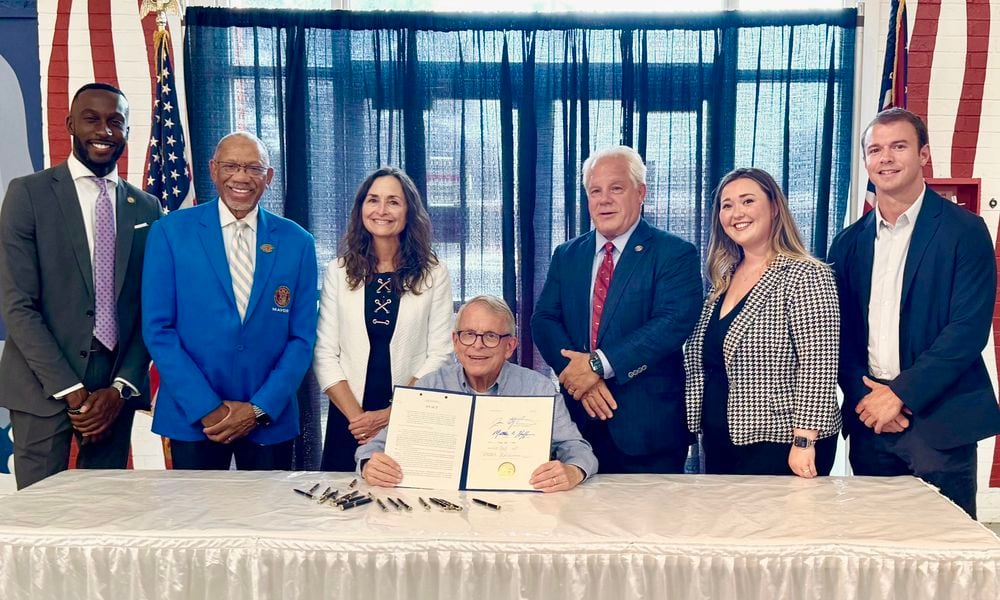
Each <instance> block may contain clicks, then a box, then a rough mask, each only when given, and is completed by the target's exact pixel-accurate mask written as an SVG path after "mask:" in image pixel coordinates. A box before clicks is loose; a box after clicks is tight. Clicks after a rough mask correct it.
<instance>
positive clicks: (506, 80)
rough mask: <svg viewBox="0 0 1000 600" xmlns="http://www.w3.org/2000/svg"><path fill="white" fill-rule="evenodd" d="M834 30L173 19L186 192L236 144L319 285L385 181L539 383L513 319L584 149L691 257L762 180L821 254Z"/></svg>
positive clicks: (846, 59)
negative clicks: (643, 188) (718, 220)
mask: <svg viewBox="0 0 1000 600" xmlns="http://www.w3.org/2000/svg"><path fill="white" fill-rule="evenodd" d="M856 18H857V16H856V12H855V11H854V10H843V11H830V12H818V11H808V12H795V13H749V14H744V13H733V12H727V13H720V14H712V15H704V14H701V15H693V14H684V15H482V14H476V15H442V14H429V13H355V12H343V11H331V12H315V11H308V12H299V11H255V10H251V11H240V10H228V9H208V8H196V7H192V8H190V9H188V11H187V17H186V23H187V27H186V31H185V49H186V52H185V67H186V69H185V74H186V81H187V89H186V91H187V95H188V107H189V119H190V121H191V123H190V130H191V137H192V145H191V147H192V153H193V156H194V161H193V162H194V166H195V183H196V185H197V188H198V194H199V197H201V198H211V197H214V195H215V194H214V191H213V190H212V186H211V181H210V179H209V177H208V170H207V164H208V160H209V158H210V157H211V154H212V151H213V149H214V145H215V143H216V142H217V141H218V139H219V138H220V137H222V136H223V135H225V134H226V133H228V132H230V131H232V130H234V129H246V130H249V131H253V132H255V133H256V134H257V135H259V136H260V137H261V138H262V139H263V140H264V141H265V143H266V144H267V145H268V148H269V149H270V150H271V153H272V156H271V159H272V163H273V164H274V165H275V166H276V170H277V176H276V178H275V183H274V184H273V186H272V190H271V191H270V192H268V194H267V195H266V196H265V199H264V205H265V206H266V207H267V208H268V209H270V210H274V211H276V212H278V213H280V214H284V215H286V216H288V217H289V218H291V219H293V220H295V221H296V222H298V223H300V224H302V225H303V226H304V227H306V228H307V229H308V230H309V231H311V232H312V233H313V235H315V237H316V242H317V254H318V259H319V261H320V268H321V269H323V268H325V266H326V264H327V262H328V261H330V260H331V259H332V258H334V257H335V256H336V254H337V244H338V241H339V239H340V237H341V235H342V233H343V230H344V227H345V225H346V222H347V218H348V213H349V211H350V205H351V201H352V199H353V195H354V192H355V190H356V187H357V185H358V184H359V182H360V181H361V180H362V179H363V178H364V176H365V175H366V174H367V173H368V172H370V171H372V170H374V169H375V168H377V167H379V166H380V165H383V164H392V165H396V166H399V167H401V168H403V169H404V170H406V171H407V173H409V175H410V176H411V177H412V178H413V179H414V181H415V182H416V183H417V187H418V188H419V189H420V191H421V193H422V194H423V195H424V197H425V199H426V202H427V205H428V211H429V213H430V216H431V221H432V225H433V232H434V243H435V250H436V252H437V253H438V255H439V256H440V257H441V259H442V260H443V261H445V263H446V264H447V265H448V268H449V270H450V272H451V274H452V277H453V284H454V285H453V289H454V290H455V297H454V301H455V303H456V304H457V303H459V302H461V301H463V300H465V299H468V298H470V297H472V296H475V295H477V294H483V293H490V294H497V295H502V296H503V297H504V299H505V300H506V301H507V302H508V303H509V304H510V305H511V308H512V309H514V311H515V314H516V315H517V317H518V322H519V331H518V335H519V340H520V342H521V346H520V349H519V352H518V355H517V360H518V361H519V362H520V363H521V364H523V365H526V366H530V367H534V368H537V369H539V370H543V371H544V370H545V369H546V368H545V364H544V362H543V361H542V359H541V357H540V356H539V355H538V354H537V352H536V351H535V349H534V345H533V343H532V338H531V332H530V327H528V323H529V321H530V318H531V315H532V313H533V310H534V302H535V297H536V295H537V294H538V292H539V291H540V290H541V286H542V284H543V283H544V280H545V276H546V273H547V269H548V264H549V258H550V255H551V253H552V251H553V249H554V248H555V247H556V246H557V245H558V244H560V243H562V242H563V241H565V240H567V239H570V238H572V237H575V236H576V235H579V234H580V233H582V232H585V231H587V230H588V229H589V228H590V217H589V213H588V210H587V203H586V193H585V190H584V189H583V186H582V183H581V181H580V176H581V165H582V162H583V161H584V160H586V158H587V157H588V156H589V155H590V154H591V153H592V152H593V151H594V150H596V149H598V148H600V147H603V146H607V145H611V144H620V143H625V144H629V145H632V146H634V147H635V148H636V149H637V151H638V152H639V153H640V154H641V155H642V156H643V157H644V158H645V160H646V163H647V169H648V174H647V183H648V195H647V200H646V203H645V207H644V215H645V217H646V218H647V219H648V220H649V221H651V222H652V223H653V224H654V225H656V226H658V227H661V228H664V229H667V230H669V231H671V232H673V233H675V234H677V235H679V236H681V237H683V238H685V239H688V240H689V241H691V242H692V243H694V244H695V245H696V246H697V247H698V248H699V249H701V250H702V252H704V250H705V248H706V246H707V244H708V233H707V232H708V223H707V219H708V218H709V215H710V207H711V200H712V194H713V190H714V187H715V184H716V182H718V181H719V179H720V178H721V177H722V175H723V174H724V173H725V172H727V171H729V170H730V169H732V168H734V167H736V166H758V167H761V168H765V169H767V170H769V171H770V172H771V173H772V174H773V175H774V176H775V178H776V179H777V180H778V181H781V182H783V184H784V187H785V189H786V192H787V194H788V196H789V200H790V203H791V207H792V212H793V215H794V216H795V218H796V219H797V222H798V224H799V226H800V229H801V230H802V233H803V237H804V239H805V241H806V243H807V244H809V245H810V247H811V248H812V249H813V251H814V252H815V253H816V254H817V255H819V256H820V257H823V256H825V254H826V248H827V245H828V244H829V241H830V240H831V239H832V236H833V234H834V233H836V229H837V227H838V225H839V224H840V223H842V222H843V220H844V219H843V217H844V213H845V211H846V210H847V205H848V197H847V196H848V187H849V184H850V175H851V169H850V164H851V154H852V148H851V145H850V140H851V132H850V127H851V112H852V106H851V102H852V98H853V89H852V85H853V77H854V73H853V68H854V51H855V47H854V44H855V28H856ZM320 404H321V405H324V406H325V403H320ZM304 466H306V467H308V466H310V465H308V464H307V465H304Z"/></svg>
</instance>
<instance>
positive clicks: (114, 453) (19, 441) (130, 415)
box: [10, 343, 138, 489]
mask: <svg viewBox="0 0 1000 600" xmlns="http://www.w3.org/2000/svg"><path fill="white" fill-rule="evenodd" d="M93 348H94V350H92V351H91V353H90V359H89V360H88V361H87V371H86V373H85V374H84V377H83V386H84V387H85V388H86V389H87V390H90V391H95V390H98V389H101V388H106V387H108V386H109V385H111V379H112V377H111V376H112V373H111V370H112V368H114V363H115V358H116V355H117V353H116V352H109V351H108V350H105V349H104V348H103V347H101V346H100V344H97V343H95V344H94V345H93ZM133 383H136V385H138V383H137V382H133ZM134 418H135V411H134V409H133V408H131V407H130V406H129V405H128V404H127V403H126V404H125V405H124V406H122V409H121V412H120V413H118V418H117V419H115V422H114V423H112V425H111V428H110V429H109V432H108V435H107V437H105V438H104V439H102V440H101V441H99V442H91V441H83V439H82V438H81V436H80V435H79V434H77V433H75V432H74V431H73V426H72V424H71V423H70V420H69V415H68V414H66V412H65V411H62V412H58V413H56V414H55V415H52V416H47V417H40V416H38V415H33V414H31V413H26V412H21V411H16V410H12V411H10V422H11V426H12V428H13V430H14V476H15V479H16V481H17V489H24V488H26V487H28V486H29V485H32V484H34V483H37V482H39V481H41V480H43V479H45V478H46V477H49V476H51V475H55V474H56V473H59V472H61V471H65V470H66V468H67V467H68V466H69V452H70V446H71V445H72V438H73V436H74V435H76V438H77V445H78V446H79V452H78V453H77V458H76V466H77V468H80V469H124V468H125V467H126V466H127V465H128V451H129V446H130V444H131V442H132V421H133V419H134Z"/></svg>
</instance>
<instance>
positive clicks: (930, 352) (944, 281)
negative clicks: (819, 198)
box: [829, 109, 1000, 518]
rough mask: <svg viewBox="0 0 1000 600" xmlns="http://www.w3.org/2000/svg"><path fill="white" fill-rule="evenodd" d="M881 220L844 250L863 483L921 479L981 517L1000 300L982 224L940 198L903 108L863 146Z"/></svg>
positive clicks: (847, 337)
mask: <svg viewBox="0 0 1000 600" xmlns="http://www.w3.org/2000/svg"><path fill="white" fill-rule="evenodd" d="M862 150H863V152H864V158H865V167H866V168H867V170H868V177H869V179H870V180H871V181H872V183H874V184H875V209H874V210H872V211H870V212H869V213H868V214H867V215H865V216H864V217H862V218H861V219H860V220H858V221H857V222H856V223H854V224H853V225H851V226H850V227H848V228H847V229H845V230H844V231H843V232H841V233H840V235H838V236H837V238H836V239H835V240H834V241H833V246H832V247H831V248H830V254H829V259H830V261H831V262H832V263H833V268H834V271H835V273H836V275H837V283H838V287H839V291H840V302H841V308H840V316H841V327H840V331H841V354H840V370H839V380H840V386H841V388H842V389H843V392H844V406H843V413H844V415H843V416H844V435H850V439H851V444H850V460H851V466H852V468H853V470H854V473H855V474H856V475H884V476H891V475H916V476H918V477H920V478H921V479H924V480H925V481H927V482H929V483H931V484H933V485H935V486H937V487H938V488H940V490H941V493H942V494H944V495H945V496H947V497H948V498H951V500H952V501H954V502H955V503H956V504H957V505H959V506H960V507H962V508H963V509H964V510H965V511H966V512H968V513H969V514H970V515H971V516H972V517H973V518H975V514H976V442H977V441H978V440H981V439H983V438H985V437H988V436H991V435H995V434H996V433H997V432H1000V409H998V407H997V400H996V396H995V395H994V393H993V386H992V385H991V383H990V378H989V375H988V373H987V371H986V365H985V364H984V362H983V358H982V351H983V347H984V346H985V345H986V342H987V338H988V336H989V331H990V324H991V320H992V317H993V306H994V301H995V298H996V263H995V258H994V253H993V243H992V241H991V239H990V234H989V232H988V231H987V229H986V225H985V224H984V223H983V220H982V219H981V218H980V217H978V216H976V215H974V214H972V213H971V212H969V211H967V210H965V209H964V208H962V207H959V206H957V205H955V204H953V203H951V202H948V201H946V200H945V199H943V198H942V197H941V196H939V195H938V194H936V193H934V191H933V190H931V189H929V188H928V187H927V186H926V185H925V183H924V178H923V167H924V165H925V164H927V161H928V160H929V159H930V148H929V146H928V136H927V127H926V126H925V125H924V123H923V122H922V121H921V120H920V118H919V117H918V116H916V115H914V114H913V113H911V112H908V111H905V110H902V109H890V110H887V111H883V112H881V113H879V114H878V115H877V116H876V117H875V120H874V121H872V123H871V124H870V125H869V126H868V128H867V129H866V130H865V134H864V135H863V136H862Z"/></svg>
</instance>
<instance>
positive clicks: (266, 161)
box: [212, 131, 271, 167]
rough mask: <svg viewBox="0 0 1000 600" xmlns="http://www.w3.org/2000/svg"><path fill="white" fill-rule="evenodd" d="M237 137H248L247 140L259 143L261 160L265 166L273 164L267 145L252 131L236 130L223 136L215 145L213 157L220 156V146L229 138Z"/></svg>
mask: <svg viewBox="0 0 1000 600" xmlns="http://www.w3.org/2000/svg"><path fill="white" fill-rule="evenodd" d="M236 137H240V138H243V139H246V140H250V141H251V142H253V143H255V144H257V152H259V153H260V160H261V162H263V163H264V166H265V167H270V166H271V156H270V154H268V152H267V146H265V145H264V142H263V141H261V139H260V138H259V137H257V136H255V135H254V134H252V133H250V132H249V131H234V132H232V133H230V134H228V135H226V136H225V137H223V138H222V139H221V140H219V143H218V144H216V145H215V152H213V153H212V158H213V159H214V158H215V157H216V156H218V154H219V148H220V147H222V144H224V143H225V142H226V141H227V140H230V139H232V138H236Z"/></svg>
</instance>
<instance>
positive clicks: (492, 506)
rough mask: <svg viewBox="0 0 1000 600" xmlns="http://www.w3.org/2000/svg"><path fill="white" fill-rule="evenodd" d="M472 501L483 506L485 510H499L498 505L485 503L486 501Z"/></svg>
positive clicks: (475, 499) (477, 499)
mask: <svg viewBox="0 0 1000 600" xmlns="http://www.w3.org/2000/svg"><path fill="white" fill-rule="evenodd" d="M472 501H473V502H475V503H476V504H478V505H480V506H485V507H486V508H492V509H493V510H500V505H499V504H493V503H492V502H487V501H486V500H480V499H479V498H473V499H472Z"/></svg>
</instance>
